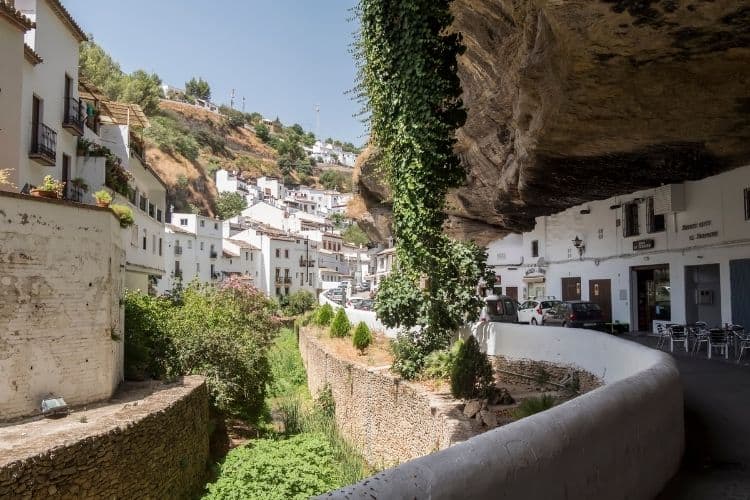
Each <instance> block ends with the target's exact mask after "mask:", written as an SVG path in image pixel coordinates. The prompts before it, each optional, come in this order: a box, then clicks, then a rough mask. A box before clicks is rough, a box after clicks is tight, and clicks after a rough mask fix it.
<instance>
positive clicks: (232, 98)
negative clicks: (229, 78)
mask: <svg viewBox="0 0 750 500" xmlns="http://www.w3.org/2000/svg"><path fill="white" fill-rule="evenodd" d="M229 107H230V108H232V109H234V89H232V97H231V98H230V99H229Z"/></svg>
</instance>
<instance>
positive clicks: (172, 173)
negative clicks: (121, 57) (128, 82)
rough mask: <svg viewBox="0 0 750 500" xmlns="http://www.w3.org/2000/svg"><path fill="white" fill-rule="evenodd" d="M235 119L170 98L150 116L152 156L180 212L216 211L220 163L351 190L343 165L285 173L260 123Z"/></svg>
mask: <svg viewBox="0 0 750 500" xmlns="http://www.w3.org/2000/svg"><path fill="white" fill-rule="evenodd" d="M233 118H234V117H233V116H226V115H223V114H217V113H213V112H211V111H208V110H206V109H203V108H199V107H196V106H193V105H191V104H187V103H181V102H175V101H167V100H162V101H161V102H160V104H159V112H158V113H157V114H155V115H154V116H151V117H150V120H151V128H150V129H148V130H147V131H146V134H145V139H146V146H147V147H146V158H147V161H148V162H149V163H150V164H151V165H152V166H153V168H154V170H155V171H156V172H157V173H158V174H159V175H160V177H161V178H162V179H163V180H164V182H165V183H166V184H167V186H168V193H167V197H168V203H169V204H171V205H174V210H175V211H184V212H191V211H199V212H201V213H203V214H207V215H210V216H213V215H214V208H215V204H216V197H217V195H218V193H217V191H216V187H215V184H214V172H215V171H216V170H217V169H219V168H225V169H230V170H236V171H239V172H241V175H242V176H243V177H244V178H246V179H251V178H255V177H260V176H263V175H267V176H275V177H279V178H283V179H284V181H285V183H287V184H306V185H310V186H315V187H332V186H331V183H334V184H338V187H340V188H343V189H344V190H350V189H351V171H350V169H342V168H341V167H337V166H327V165H326V166H325V167H322V168H320V167H317V166H315V167H311V168H310V170H309V174H308V173H305V172H301V171H299V170H297V169H292V170H290V171H289V170H288V171H287V172H286V174H285V173H284V172H283V171H282V170H281V168H280V167H279V160H280V155H279V153H278V152H277V150H276V149H274V147H271V145H269V144H268V143H266V142H264V141H262V140H261V139H260V138H259V137H258V135H257V134H256V132H255V128H254V127H252V126H251V125H249V124H247V123H242V124H238V122H237V121H233ZM283 132H284V129H283V127H282V128H280V129H278V130H274V129H272V130H271V132H270V140H268V142H269V143H273V144H278V143H279V141H283V140H284V137H283ZM346 170H349V171H348V172H347V171H346ZM324 172H329V173H327V174H326V173H324ZM321 176H322V179H321ZM321 181H322V184H321Z"/></svg>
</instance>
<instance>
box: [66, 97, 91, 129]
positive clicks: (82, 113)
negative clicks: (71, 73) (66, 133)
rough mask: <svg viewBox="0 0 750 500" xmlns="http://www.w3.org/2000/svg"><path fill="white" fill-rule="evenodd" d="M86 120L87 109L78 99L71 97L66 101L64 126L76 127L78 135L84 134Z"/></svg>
mask: <svg viewBox="0 0 750 500" xmlns="http://www.w3.org/2000/svg"><path fill="white" fill-rule="evenodd" d="M85 122H86V109H85V108H84V107H83V105H82V103H81V102H80V101H78V99H74V98H72V97H69V98H68V99H67V100H66V101H65V115H64V116H63V127H67V128H71V127H72V128H74V129H75V130H76V131H77V132H78V135H83V125H84V123H85Z"/></svg>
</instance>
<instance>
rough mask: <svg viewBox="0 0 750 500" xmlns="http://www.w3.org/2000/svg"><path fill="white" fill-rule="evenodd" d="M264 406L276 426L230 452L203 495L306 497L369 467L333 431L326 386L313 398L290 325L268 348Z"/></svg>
mask: <svg viewBox="0 0 750 500" xmlns="http://www.w3.org/2000/svg"><path fill="white" fill-rule="evenodd" d="M269 360H270V365H271V373H272V379H271V380H272V381H271V383H270V384H269V391H268V394H269V398H268V406H269V407H270V409H271V412H272V414H274V415H276V416H277V418H278V419H279V420H280V423H281V426H282V429H281V430H280V431H271V430H268V431H267V432H266V435H265V436H264V437H262V438H260V439H254V440H252V441H250V442H249V443H248V444H247V445H245V446H242V447H239V448H236V449H234V450H232V451H230V452H229V454H228V455H227V457H226V458H225V460H224V461H223V462H222V463H221V464H220V465H219V468H218V477H217V479H216V480H215V481H214V482H213V483H212V484H209V485H208V487H207V493H206V495H205V496H204V498H206V499H235V498H236V499H239V498H257V499H269V500H276V499H279V500H281V499H284V500H286V499H303V498H304V499H306V498H309V497H311V496H314V495H318V494H323V493H325V492H327V491H330V490H332V489H335V488H338V487H341V486H344V485H346V484H351V483H354V482H357V481H359V480H360V479H362V478H363V477H365V476H366V475H367V474H368V473H369V472H370V471H369V470H368V469H367V467H366V465H365V463H364V461H363V460H362V457H361V456H360V455H359V454H358V453H357V452H356V451H355V450H354V449H353V448H352V447H351V446H350V445H349V444H348V443H346V441H344V439H343V438H342V437H341V435H340V434H339V432H338V429H337V428H336V425H335V422H334V420H333V414H334V408H335V403H334V402H333V397H332V395H331V391H330V388H324V389H323V390H322V391H321V392H320V394H318V397H317V398H315V400H313V399H312V398H311V397H310V395H309V393H308V391H307V386H306V380H307V378H306V374H305V369H304V366H303V365H302V358H301V357H300V354H299V350H298V348H297V339H296V336H295V334H294V332H293V331H292V330H288V329H285V330H282V332H281V335H280V336H279V337H278V338H277V339H276V341H275V342H274V345H273V347H272V348H271V350H270V352H269Z"/></svg>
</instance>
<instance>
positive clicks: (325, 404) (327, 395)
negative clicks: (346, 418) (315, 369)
mask: <svg viewBox="0 0 750 500" xmlns="http://www.w3.org/2000/svg"><path fill="white" fill-rule="evenodd" d="M315 407H316V408H317V409H319V410H320V411H321V412H322V413H323V414H324V415H327V416H328V417H330V418H333V416H334V415H335V414H336V400H335V399H333V390H332V389H331V384H330V383H328V382H326V384H325V385H324V386H323V388H322V389H321V390H320V392H318V395H317V397H316V398H315Z"/></svg>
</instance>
